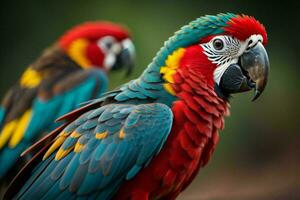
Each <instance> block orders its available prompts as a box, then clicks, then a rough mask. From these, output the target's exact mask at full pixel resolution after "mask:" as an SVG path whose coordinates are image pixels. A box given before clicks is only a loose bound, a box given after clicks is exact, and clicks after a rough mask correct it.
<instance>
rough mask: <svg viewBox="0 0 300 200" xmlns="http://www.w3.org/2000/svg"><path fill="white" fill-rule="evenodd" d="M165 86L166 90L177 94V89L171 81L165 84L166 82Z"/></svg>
mask: <svg viewBox="0 0 300 200" xmlns="http://www.w3.org/2000/svg"><path fill="white" fill-rule="evenodd" d="M164 88H165V90H166V91H168V92H169V93H170V94H172V95H175V94H176V93H175V91H174V89H173V87H172V85H171V84H170V83H165V84H164Z"/></svg>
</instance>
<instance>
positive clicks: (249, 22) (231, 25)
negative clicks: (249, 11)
mask: <svg viewBox="0 0 300 200" xmlns="http://www.w3.org/2000/svg"><path fill="white" fill-rule="evenodd" d="M227 25H228V26H226V27H224V31H225V33H226V34H228V35H232V36H234V37H236V38H238V39H239V40H242V41H244V40H246V39H247V38H249V37H250V36H251V35H254V34H260V35H261V36H262V37H263V44H264V45H266V44H267V42H268V37H267V32H266V29H265V27H264V25H262V24H261V23H260V22H259V21H257V20H256V19H255V18H254V17H251V16H248V15H238V16H237V17H235V18H231V19H230V20H229V21H228V22H227Z"/></svg>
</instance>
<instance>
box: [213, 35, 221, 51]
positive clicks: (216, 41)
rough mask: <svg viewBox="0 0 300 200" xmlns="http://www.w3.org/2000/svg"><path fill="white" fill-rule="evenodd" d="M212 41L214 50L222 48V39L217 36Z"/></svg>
mask: <svg viewBox="0 0 300 200" xmlns="http://www.w3.org/2000/svg"><path fill="white" fill-rule="evenodd" d="M212 43H213V47H214V49H215V50H218V51H220V50H222V49H223V48H224V42H223V40H221V39H219V38H217V39H214V40H213V42H212Z"/></svg>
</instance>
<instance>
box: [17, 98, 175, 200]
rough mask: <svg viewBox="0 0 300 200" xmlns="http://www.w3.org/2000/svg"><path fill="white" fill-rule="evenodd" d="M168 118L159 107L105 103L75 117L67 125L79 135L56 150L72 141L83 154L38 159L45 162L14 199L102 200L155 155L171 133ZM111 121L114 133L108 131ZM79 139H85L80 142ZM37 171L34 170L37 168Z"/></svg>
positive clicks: (171, 118) (54, 153)
mask: <svg viewBox="0 0 300 200" xmlns="http://www.w3.org/2000/svg"><path fill="white" fill-rule="evenodd" d="M114 116H115V117H114ZM172 120H173V115H172V112H171V110H170V108H169V107H167V106H166V105H163V104H159V103H152V104H142V105H121V104H110V105H106V106H103V107H101V108H98V109H96V110H92V111H90V112H88V113H86V114H84V115H82V116H80V117H79V118H78V119H77V120H75V121H73V123H71V124H70V125H69V126H76V125H74V124H77V128H76V132H78V133H79V134H80V136H79V137H78V138H72V139H71V140H68V139H69V138H71V135H69V136H68V137H67V139H66V140H65V141H64V143H63V144H62V145H61V147H60V148H62V147H64V145H65V144H69V141H72V143H74V141H76V140H77V143H78V142H80V143H82V144H83V146H84V147H83V148H82V150H81V151H80V152H75V151H74V149H73V150H71V151H70V152H69V153H68V154H67V155H65V156H62V157H61V158H60V159H56V156H55V155H56V154H57V152H58V151H55V152H53V153H52V154H51V155H50V156H49V157H48V158H47V159H46V160H44V161H41V160H40V162H41V163H42V164H41V166H42V165H43V163H44V162H50V164H49V165H48V166H47V167H46V169H44V170H43V172H42V173H40V174H39V175H38V177H37V178H36V179H34V180H33V179H30V180H28V182H31V183H28V182H27V183H26V185H30V187H29V188H28V189H27V190H26V191H24V190H21V192H20V193H18V195H17V199H19V198H20V199H25V198H24V197H26V198H36V197H39V198H41V197H42V198H43V199H51V197H54V196H55V197H57V198H58V199H60V198H63V197H66V198H77V197H91V196H92V195H93V196H97V197H99V198H100V197H101V199H107V198H108V197H110V196H112V195H113V194H114V192H115V191H116V190H117V189H118V188H119V186H120V184H121V183H122V182H124V181H126V180H129V179H132V178H133V177H134V176H136V174H138V173H139V171H140V170H141V169H143V168H144V167H145V166H146V165H147V164H148V163H149V160H151V159H152V158H153V157H154V156H155V155H156V154H157V153H158V152H159V150H160V149H161V147H162V146H163V144H164V142H165V140H166V138H167V136H168V134H169V132H170V129H171V126H172ZM95 121H96V122H97V124H96V125H95ZM115 123H117V124H116V125H117V127H118V130H116V129H111V128H112V127H114V126H115V125H112V124H115ZM69 126H68V127H69ZM68 127H66V128H65V131H66V130H67V129H68ZM83 127H85V128H83ZM99 127H101V128H99ZM72 129H74V127H72ZM99 130H101V131H106V133H107V134H106V135H105V137H103V138H101V139H97V138H96V134H97V133H98V131H99ZM112 130H113V131H112ZM65 131H63V132H65ZM122 134H123V135H122ZM81 138H84V139H83V140H84V141H80V140H81ZM71 146H72V145H71ZM66 147H67V148H69V147H70V145H67V146H66ZM49 160H50V161H49ZM37 168H38V169H36V171H39V166H37ZM50 191H51V193H50ZM54 194H57V196H56V195H54Z"/></svg>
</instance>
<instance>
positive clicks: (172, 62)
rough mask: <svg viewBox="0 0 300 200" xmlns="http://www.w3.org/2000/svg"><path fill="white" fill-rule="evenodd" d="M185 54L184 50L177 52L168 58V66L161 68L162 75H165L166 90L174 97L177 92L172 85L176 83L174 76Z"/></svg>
mask: <svg viewBox="0 0 300 200" xmlns="http://www.w3.org/2000/svg"><path fill="white" fill-rule="evenodd" d="M184 52H185V49H184V48H179V49H177V50H175V51H174V52H173V53H172V54H171V55H169V56H168V58H167V60H166V66H163V67H161V68H160V73H161V74H162V75H163V79H164V80H165V81H166V83H165V84H164V88H165V90H166V91H167V92H169V93H170V94H172V95H175V91H174V89H173V88H172V84H173V83H174V79H173V75H174V74H175V73H176V71H177V68H178V67H179V63H180V60H181V58H182V57H183V55H184Z"/></svg>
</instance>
